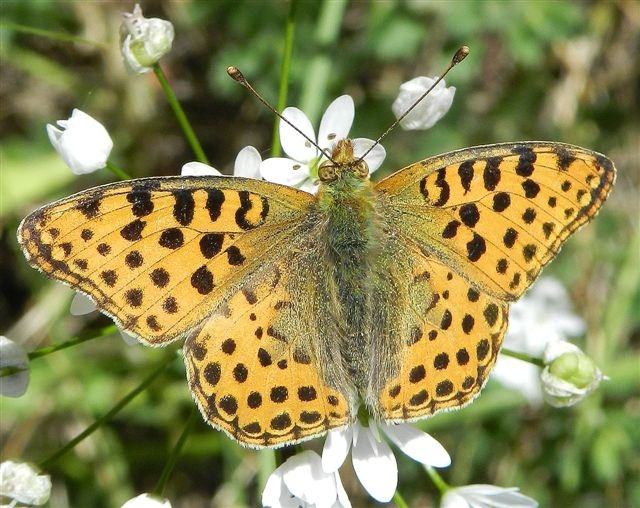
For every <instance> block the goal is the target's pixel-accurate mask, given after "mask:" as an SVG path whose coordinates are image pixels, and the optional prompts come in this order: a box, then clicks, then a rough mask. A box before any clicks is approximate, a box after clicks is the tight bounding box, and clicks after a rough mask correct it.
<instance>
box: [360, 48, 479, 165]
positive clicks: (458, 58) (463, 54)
mask: <svg viewBox="0 0 640 508" xmlns="http://www.w3.org/2000/svg"><path fill="white" fill-rule="evenodd" d="M468 54H469V47H468V46H462V47H461V48H460V49H458V51H456V53H455V54H454V55H453V58H452V59H451V62H449V66H448V67H447V68H446V69H445V70H444V72H443V73H442V74H440V76H439V77H438V78H437V79H436V80H435V81H434V83H433V85H431V86H430V87H429V89H428V90H427V91H426V92H424V93H423V94H422V95H421V96H420V97H419V98H418V100H417V101H415V102H414V103H413V104H412V105H411V107H410V108H409V109H407V110H406V111H405V112H404V113H403V114H402V115H400V116H399V117H398V118H397V119H396V121H395V122H393V123H392V124H391V125H390V126H389V128H388V129H387V130H386V131H384V132H383V133H382V135H381V136H380V137H379V138H378V139H376V141H375V143H373V145H371V146H370V147H369V149H368V150H367V151H366V152H365V153H364V155H363V156H362V157H360V158H359V159H358V162H360V161H361V160H362V159H364V158H365V157H366V156H367V155H369V152H371V150H373V149H374V148H375V147H376V145H379V144H380V142H381V141H382V140H383V139H384V138H386V137H387V134H389V133H390V132H391V131H392V130H393V129H395V128H396V125H398V124H399V123H400V122H401V121H402V120H404V119H405V118H406V116H407V115H408V114H409V113H411V112H412V111H413V110H414V108H415V107H416V106H417V105H418V104H420V103H421V102H422V100H423V99H424V98H425V97H426V96H427V95H429V94H430V93H431V90H433V89H434V88H435V87H436V85H437V84H438V83H440V81H442V80H443V79H444V77H445V76H446V75H447V74H449V71H450V70H451V69H453V68H454V67H455V66H456V65H458V64H459V63H460V62H462V61H463V60H464V59H465V58H467V55H468Z"/></svg>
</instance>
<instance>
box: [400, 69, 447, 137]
mask: <svg viewBox="0 0 640 508" xmlns="http://www.w3.org/2000/svg"><path fill="white" fill-rule="evenodd" d="M436 79H437V78H428V77H426V76H419V77H417V78H413V79H412V80H410V81H407V82H406V83H403V84H402V85H400V93H399V94H398V97H397V98H396V100H395V101H394V102H393V105H392V106H391V109H392V111H393V114H394V115H396V118H400V117H401V116H402V115H403V114H405V113H406V112H407V111H408V110H409V108H410V107H411V106H413V105H414V104H415V102H416V101H417V100H418V99H419V98H420V96H421V95H422V94H424V93H425V92H426V91H427V90H428V89H429V88H430V87H431V86H432V85H433V84H434V83H435V81H436ZM455 93H456V89H455V87H453V86H450V87H448V88H447V86H446V84H445V82H444V79H443V80H441V81H440V82H439V83H438V84H437V85H436V86H435V88H434V89H433V90H431V92H429V94H428V95H427V96H426V97H425V98H424V99H422V100H421V101H420V102H419V103H418V104H417V105H416V107H415V108H413V110H412V111H411V112H410V113H409V114H408V115H407V116H406V117H405V118H403V119H402V120H401V121H400V127H402V128H403V129H405V130H424V129H429V128H431V127H433V125H434V124H435V123H436V122H437V121H438V120H440V119H441V118H442V117H443V116H444V115H445V114H446V113H447V111H449V108H450V107H451V104H453V96H454V95H455Z"/></svg>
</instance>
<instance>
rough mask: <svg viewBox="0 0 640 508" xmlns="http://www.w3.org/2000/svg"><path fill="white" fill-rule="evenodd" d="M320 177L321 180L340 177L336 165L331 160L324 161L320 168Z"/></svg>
mask: <svg viewBox="0 0 640 508" xmlns="http://www.w3.org/2000/svg"><path fill="white" fill-rule="evenodd" d="M318 178H319V179H320V181H321V182H333V181H334V180H336V179H337V178H338V175H337V173H336V167H335V166H334V164H333V163H332V162H331V161H326V162H323V163H322V164H321V165H320V167H319V168H318Z"/></svg>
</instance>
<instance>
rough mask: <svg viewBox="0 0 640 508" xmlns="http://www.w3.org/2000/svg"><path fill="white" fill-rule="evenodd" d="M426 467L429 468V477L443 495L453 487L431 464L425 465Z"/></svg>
mask: <svg viewBox="0 0 640 508" xmlns="http://www.w3.org/2000/svg"><path fill="white" fill-rule="evenodd" d="M424 468H425V469H426V470H427V474H428V475H429V478H431V481H432V482H433V484H434V485H435V486H436V487H437V488H438V490H439V491H440V494H441V495H444V493H445V492H447V490H450V489H451V486H450V485H449V484H448V483H447V482H445V481H444V479H443V478H442V476H440V475H439V474H438V472H437V471H436V470H435V469H433V468H432V467H431V466H425V467H424Z"/></svg>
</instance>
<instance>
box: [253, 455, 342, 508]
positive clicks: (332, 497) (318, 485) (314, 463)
mask: <svg viewBox="0 0 640 508" xmlns="http://www.w3.org/2000/svg"><path fill="white" fill-rule="evenodd" d="M262 505H263V506H269V507H271V508H298V507H301V506H302V507H326V508H350V507H351V503H350V502H349V499H348V497H347V493H346V492H345V490H344V487H343V486H342V482H341V481H340V476H339V475H338V473H337V471H336V472H332V473H326V472H325V471H324V470H323V469H322V460H321V459H320V456H319V455H318V454H317V453H316V452H313V451H310V450H306V451H303V452H302V453H298V454H297V455H294V456H293V457H291V458H289V459H288V460H287V461H286V462H285V463H284V464H282V465H281V466H280V467H278V468H277V469H276V470H275V471H274V472H273V473H271V476H269V479H268V480H267V484H266V485H265V487H264V491H263V492H262Z"/></svg>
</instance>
